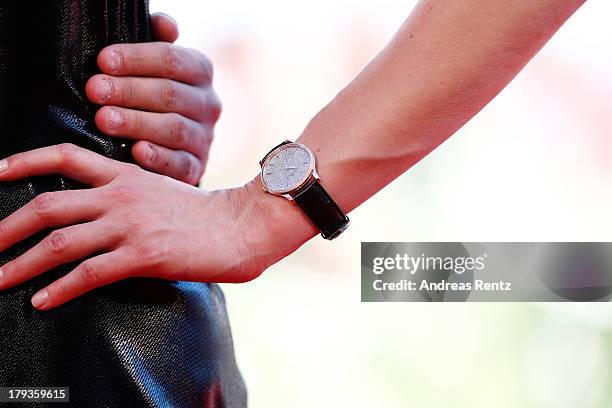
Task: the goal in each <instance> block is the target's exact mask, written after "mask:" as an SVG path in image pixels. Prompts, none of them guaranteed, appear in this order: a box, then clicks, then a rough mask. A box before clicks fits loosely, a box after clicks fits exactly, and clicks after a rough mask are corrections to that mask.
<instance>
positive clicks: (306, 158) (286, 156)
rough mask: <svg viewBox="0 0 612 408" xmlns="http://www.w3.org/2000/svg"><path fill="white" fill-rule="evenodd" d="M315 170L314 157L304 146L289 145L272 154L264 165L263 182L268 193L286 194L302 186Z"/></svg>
mask: <svg viewBox="0 0 612 408" xmlns="http://www.w3.org/2000/svg"><path fill="white" fill-rule="evenodd" d="M313 170H314V156H313V155H312V153H311V152H310V150H308V148H307V147H306V146H304V145H301V144H298V143H289V144H286V145H283V146H281V147H279V148H278V149H277V150H275V151H274V152H272V153H271V154H270V155H269V156H268V157H267V158H266V161H265V162H264V164H263V168H262V171H261V175H262V181H263V184H264V186H265V188H266V190H267V191H269V192H270V193H273V194H286V193H288V192H290V191H293V190H295V189H297V188H299V187H300V186H302V185H303V184H304V183H305V182H306V181H307V180H308V178H309V177H310V175H311V174H312V172H313Z"/></svg>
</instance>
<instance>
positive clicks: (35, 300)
mask: <svg viewBox="0 0 612 408" xmlns="http://www.w3.org/2000/svg"><path fill="white" fill-rule="evenodd" d="M48 298H49V293H48V292H47V291H46V290H43V291H40V292H38V293H37V294H35V295H34V296H33V297H32V306H34V307H36V308H39V307H41V306H43V305H44V304H45V303H46V302H47V299H48Z"/></svg>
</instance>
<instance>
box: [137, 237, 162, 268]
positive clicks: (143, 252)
mask: <svg viewBox="0 0 612 408" xmlns="http://www.w3.org/2000/svg"><path fill="white" fill-rule="evenodd" d="M134 251H135V252H136V256H137V257H138V261H139V262H140V263H141V264H142V265H146V266H147V267H154V266H159V265H161V264H162V261H163V259H164V254H163V249H162V248H161V246H160V245H154V244H152V243H150V242H143V243H140V244H138V245H136V246H135V247H134Z"/></svg>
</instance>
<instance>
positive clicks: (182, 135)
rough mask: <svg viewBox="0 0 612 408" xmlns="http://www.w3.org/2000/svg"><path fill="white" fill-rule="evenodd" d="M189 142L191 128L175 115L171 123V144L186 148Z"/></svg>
mask: <svg viewBox="0 0 612 408" xmlns="http://www.w3.org/2000/svg"><path fill="white" fill-rule="evenodd" d="M188 142H189V126H188V125H187V122H186V121H185V120H184V119H183V118H182V117H181V116H180V115H176V114H173V116H172V119H171V122H170V143H171V144H172V146H174V147H184V146H185V145H187V143H188Z"/></svg>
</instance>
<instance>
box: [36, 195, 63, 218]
mask: <svg viewBox="0 0 612 408" xmlns="http://www.w3.org/2000/svg"><path fill="white" fill-rule="evenodd" d="M56 203H57V197H56V196H55V194H54V193H42V194H40V195H38V196H36V197H35V198H34V199H33V200H32V211H33V212H34V214H36V215H37V216H38V217H39V218H42V219H46V218H48V217H49V216H50V215H51V214H52V213H53V210H54V208H55V206H56Z"/></svg>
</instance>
